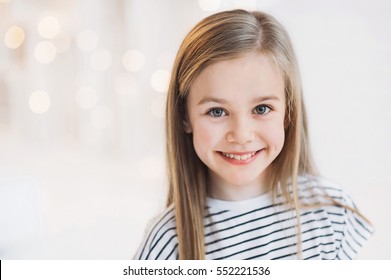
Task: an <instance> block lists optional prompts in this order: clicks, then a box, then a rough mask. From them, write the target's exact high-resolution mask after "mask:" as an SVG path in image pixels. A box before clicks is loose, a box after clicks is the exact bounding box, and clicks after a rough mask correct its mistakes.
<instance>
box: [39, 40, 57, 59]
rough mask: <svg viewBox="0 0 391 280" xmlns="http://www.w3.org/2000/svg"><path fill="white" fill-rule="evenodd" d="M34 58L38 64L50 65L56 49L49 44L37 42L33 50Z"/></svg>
mask: <svg viewBox="0 0 391 280" xmlns="http://www.w3.org/2000/svg"><path fill="white" fill-rule="evenodd" d="M34 57H35V59H36V60H37V61H38V62H39V63H43V64H47V63H50V62H52V61H53V59H54V58H55V57H56V48H55V47H54V45H53V44H52V43H51V42H48V41H42V42H39V43H38V44H37V46H36V47H35V49H34Z"/></svg>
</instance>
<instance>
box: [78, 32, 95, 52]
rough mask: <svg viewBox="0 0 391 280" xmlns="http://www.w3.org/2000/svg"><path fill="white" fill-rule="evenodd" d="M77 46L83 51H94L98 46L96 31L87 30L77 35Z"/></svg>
mask: <svg viewBox="0 0 391 280" xmlns="http://www.w3.org/2000/svg"><path fill="white" fill-rule="evenodd" d="M76 44H77V46H78V47H79V49H80V50H82V51H85V52H90V51H93V50H94V49H96V47H97V46H98V36H97V35H96V33H95V31H93V30H90V29H85V30H83V31H81V32H80V33H79V34H78V35H77V39H76Z"/></svg>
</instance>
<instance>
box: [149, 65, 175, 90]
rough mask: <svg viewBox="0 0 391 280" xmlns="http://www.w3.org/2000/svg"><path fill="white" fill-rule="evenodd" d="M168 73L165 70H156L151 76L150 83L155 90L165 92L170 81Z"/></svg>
mask: <svg viewBox="0 0 391 280" xmlns="http://www.w3.org/2000/svg"><path fill="white" fill-rule="evenodd" d="M170 76H171V75H170V73H169V72H168V71H167V70H163V69H159V70H156V71H155V72H154V73H153V74H152V76H151V85H152V87H153V89H154V90H156V91H157V92H167V90H168V85H169V83H170Z"/></svg>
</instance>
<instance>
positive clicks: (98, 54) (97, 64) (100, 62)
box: [90, 49, 112, 71]
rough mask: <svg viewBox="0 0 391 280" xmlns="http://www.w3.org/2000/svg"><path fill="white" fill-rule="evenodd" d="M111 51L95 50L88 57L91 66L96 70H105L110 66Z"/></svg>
mask: <svg viewBox="0 0 391 280" xmlns="http://www.w3.org/2000/svg"><path fill="white" fill-rule="evenodd" d="M111 60H112V59H111V53H110V52H109V51H108V50H105V49H97V50H95V51H94V52H93V53H92V54H91V57H90V62H91V66H92V68H93V69H94V70H96V71H105V70H107V69H109V68H110V67H111V64H112V61H111Z"/></svg>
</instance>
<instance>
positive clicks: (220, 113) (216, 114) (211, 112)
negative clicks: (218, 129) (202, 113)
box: [208, 108, 226, 118]
mask: <svg viewBox="0 0 391 280" xmlns="http://www.w3.org/2000/svg"><path fill="white" fill-rule="evenodd" d="M208 115H209V116H211V117H214V118H218V117H222V116H225V115H226V113H225V112H224V110H223V109H221V108H213V109H210V110H209V111H208Z"/></svg>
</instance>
